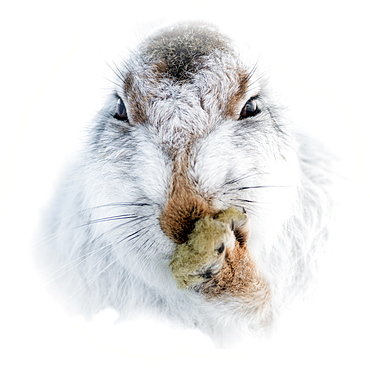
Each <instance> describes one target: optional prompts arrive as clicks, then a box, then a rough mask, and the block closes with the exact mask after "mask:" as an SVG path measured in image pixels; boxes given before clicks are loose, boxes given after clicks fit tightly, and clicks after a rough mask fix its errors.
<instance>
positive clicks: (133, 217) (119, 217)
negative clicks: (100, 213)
mask: <svg viewBox="0 0 370 370" xmlns="http://www.w3.org/2000/svg"><path fill="white" fill-rule="evenodd" d="M145 219H149V217H148V216H136V215H133V214H122V215H117V216H109V217H103V218H98V219H95V220H90V221H89V222H87V223H86V224H83V225H79V226H76V228H80V227H84V226H89V225H92V224H96V223H100V222H107V221H117V220H130V221H127V223H125V224H124V225H126V224H128V223H130V222H134V221H136V220H145Z"/></svg>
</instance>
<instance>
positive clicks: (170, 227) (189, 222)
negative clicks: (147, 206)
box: [160, 162, 216, 244]
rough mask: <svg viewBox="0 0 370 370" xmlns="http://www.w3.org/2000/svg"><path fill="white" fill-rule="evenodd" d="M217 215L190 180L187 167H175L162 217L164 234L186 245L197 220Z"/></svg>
mask: <svg viewBox="0 0 370 370" xmlns="http://www.w3.org/2000/svg"><path fill="white" fill-rule="evenodd" d="M179 163H180V162H179ZM215 214H216V211H215V210H214V209H213V207H212V205H211V199H206V198H205V197H204V196H202V195H201V194H200V192H199V189H196V187H195V186H194V184H193V183H192V182H191V181H190V180H189V178H188V176H187V169H186V166H185V165H184V164H183V163H182V164H181V163H180V164H178V165H175V166H174V171H173V176H172V182H171V187H170V190H169V194H168V199H167V202H166V205H165V207H164V209H163V212H162V214H161V216H160V225H161V228H162V230H163V231H164V233H165V234H166V235H167V236H168V237H169V238H171V239H172V240H173V241H175V242H176V243H179V244H181V243H184V242H186V241H187V239H188V236H189V234H190V233H191V232H192V231H193V228H194V224H195V222H196V221H197V220H199V219H201V218H203V217H205V216H214V215H215Z"/></svg>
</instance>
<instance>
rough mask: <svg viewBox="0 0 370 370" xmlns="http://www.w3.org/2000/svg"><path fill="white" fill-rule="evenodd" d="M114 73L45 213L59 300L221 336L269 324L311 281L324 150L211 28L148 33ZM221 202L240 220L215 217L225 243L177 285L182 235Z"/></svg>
mask: <svg viewBox="0 0 370 370" xmlns="http://www.w3.org/2000/svg"><path fill="white" fill-rule="evenodd" d="M116 77H117V82H116V83H115V86H113V87H114V89H115V90H114V91H112V94H111V95H110V96H109V97H108V99H107V101H106V104H105V106H104V107H103V108H102V109H101V111H100V113H99V114H98V115H97V117H96V119H95V120H94V122H93V123H92V125H91V127H90V128H89V132H90V136H89V141H88V143H87V144H86V146H85V148H84V150H83V151H82V152H81V153H79V155H76V160H75V163H74V164H73V165H72V166H71V167H70V168H69V170H68V171H67V173H65V175H64V177H63V178H62V180H61V183H60V187H59V189H58V190H57V191H56V195H55V199H54V201H53V203H52V204H51V207H50V210H49V213H48V214H47V219H46V220H47V221H46V224H45V232H46V234H47V235H48V236H49V237H50V238H49V242H48V243H47V245H46V246H45V248H44V249H43V250H42V253H41V255H40V256H39V258H40V259H43V261H44V262H45V263H44V265H45V267H46V268H47V269H48V270H49V272H48V273H49V275H48V276H49V279H50V281H53V282H54V283H56V285H57V286H58V289H59V292H60V296H61V301H62V302H63V304H65V305H67V306H69V307H71V308H72V309H74V310H78V311H79V312H83V313H84V314H86V315H93V314H95V313H97V312H99V311H100V310H102V309H104V308H106V307H113V308H114V309H116V310H117V311H118V312H119V313H120V315H121V316H123V317H127V316H130V315H132V314H136V313H138V312H142V311H148V312H155V313H158V314H161V315H164V316H166V317H169V318H170V319H172V320H175V321H176V322H181V323H182V324H184V325H185V326H188V327H189V326H190V327H194V326H196V327H198V328H200V329H201V330H202V331H203V332H205V333H207V334H208V335H210V336H212V337H213V338H215V339H216V340H221V339H222V338H228V337H231V336H233V335H236V334H239V333H241V332H245V331H249V330H259V329H261V328H266V327H269V326H271V325H272V323H273V322H274V319H275V318H276V316H277V314H278V313H279V311H280V310H281V308H282V307H283V306H284V305H285V304H286V302H288V301H290V300H291V299H292V298H294V297H295V296H296V295H297V294H299V293H300V292H301V291H304V290H305V289H306V287H307V285H308V283H309V281H310V279H311V275H312V272H313V271H314V267H315V263H316V254H317V252H318V251H319V250H320V249H321V248H322V245H323V243H324V242H325V238H326V234H327V227H326V216H327V214H328V212H329V211H330V204H331V201H330V197H329V192H330V186H329V185H330V181H329V178H330V173H329V170H328V169H327V168H326V163H327V162H326V161H325V154H324V153H325V152H324V151H323V150H322V148H321V146H320V145H318V144H317V143H316V142H315V141H314V140H311V139H309V138H307V137H305V136H303V135H299V134H297V133H296V132H295V131H294V129H293V128H292V127H291V125H290V124H289V122H287V121H286V120H285V119H284V117H283V116H282V114H281V109H280V106H279V104H278V103H276V102H274V100H273V97H272V96H271V94H270V92H269V88H268V85H267V82H266V81H264V80H263V78H262V77H261V76H260V75H259V72H258V70H257V68H256V65H254V64H251V63H250V62H249V61H248V55H245V53H244V54H243V50H237V49H236V48H235V46H234V45H233V43H232V41H231V40H230V39H229V38H227V37H226V36H224V35H222V34H220V33H219V31H218V30H217V29H215V28H214V27H213V26H210V25H206V24H199V23H196V24H180V25H175V26H173V27H169V28H165V29H163V30H160V31H158V32H156V33H155V34H153V35H151V36H149V37H148V38H147V40H145V41H144V42H143V43H142V44H140V45H139V46H138V48H137V50H136V51H134V52H132V53H131V54H130V55H129V57H128V58H127V60H125V61H124V63H123V65H122V67H121V68H120V69H119V70H117V71H116ZM228 209H238V210H240V211H242V212H243V213H245V214H246V215H247V216H248V220H249V222H248V228H246V226H245V225H244V223H243V224H240V225H238V224H237V223H235V222H234V221H233V220H231V221H230V224H226V223H224V226H223V227H224V228H225V230H226V229H227V232H228V234H227V235H229V239H230V238H232V239H230V240H232V242H230V243H226V244H225V243H223V244H222V247H219V251H220V253H219V255H216V257H217V264H216V263H212V264H211V263H210V264H209V265H207V266H208V267H207V269H205V268H204V269H203V270H202V271H201V270H199V271H193V272H192V274H194V275H197V274H198V275H199V276H198V277H197V279H193V280H194V281H195V280H196V281H198V283H197V284H196V285H194V286H189V287H187V288H185V289H179V288H178V286H177V284H176V281H175V278H174V276H173V275H172V273H171V269H170V261H171V259H172V257H173V255H174V253H175V251H176V250H177V247H178V245H180V244H181V245H184V243H186V241H187V240H188V238H189V235H191V234H192V232H193V230H194V225H195V223H196V222H197V221H198V220H201V219H204V218H206V217H208V218H209V219H211V220H212V219H214V218H215V217H217V215H218V214H220V213H219V212H222V211H226V210H228ZM228 222H229V221H228ZM231 231H232V232H231ZM225 235H226V234H225ZM225 245H226V247H225ZM199 280H200V281H201V282H200V283H199Z"/></svg>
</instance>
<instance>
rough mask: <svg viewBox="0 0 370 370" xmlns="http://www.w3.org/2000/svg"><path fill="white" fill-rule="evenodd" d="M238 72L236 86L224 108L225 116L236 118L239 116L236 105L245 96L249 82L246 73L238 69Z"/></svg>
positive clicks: (237, 105)
mask: <svg viewBox="0 0 370 370" xmlns="http://www.w3.org/2000/svg"><path fill="white" fill-rule="evenodd" d="M238 74H239V77H238V88H237V90H236V91H235V92H234V93H233V94H232V95H231V97H230V98H229V101H228V102H227V104H226V109H225V115H226V116H228V117H233V118H236V119H238V118H239V115H240V112H239V110H238V107H239V105H240V101H241V100H242V99H243V98H244V97H245V93H246V91H247V87H248V82H249V76H248V74H247V73H245V72H242V71H239V73H238Z"/></svg>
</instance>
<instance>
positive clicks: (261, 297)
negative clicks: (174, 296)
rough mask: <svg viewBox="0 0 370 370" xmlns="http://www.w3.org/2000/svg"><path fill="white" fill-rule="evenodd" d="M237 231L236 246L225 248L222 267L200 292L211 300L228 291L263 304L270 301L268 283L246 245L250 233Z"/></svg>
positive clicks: (256, 303)
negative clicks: (229, 248)
mask: <svg viewBox="0 0 370 370" xmlns="http://www.w3.org/2000/svg"><path fill="white" fill-rule="evenodd" d="M235 234H236V239H237V240H236V245H235V248H234V249H233V250H231V251H230V250H227V251H226V256H225V261H224V264H223V266H222V269H221V270H220V271H219V273H217V274H216V275H215V276H213V278H212V279H211V280H209V281H207V282H206V283H204V284H203V286H202V288H201V292H202V293H203V294H204V295H205V296H206V297H207V298H210V299H211V298H215V297H220V296H221V295H222V294H225V293H227V294H230V295H232V296H235V297H239V298H241V299H243V300H244V301H246V302H247V303H249V304H252V305H253V307H260V306H261V305H264V304H266V303H268V302H269V297H270V291H269V288H268V285H267V283H266V282H265V281H264V279H263V278H262V276H261V275H260V273H259V272H258V270H257V267H256V264H255V262H254V261H253V259H252V257H251V255H250V253H249V250H248V247H247V244H246V241H247V239H248V233H247V232H245V231H243V230H237V231H236V233H235Z"/></svg>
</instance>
